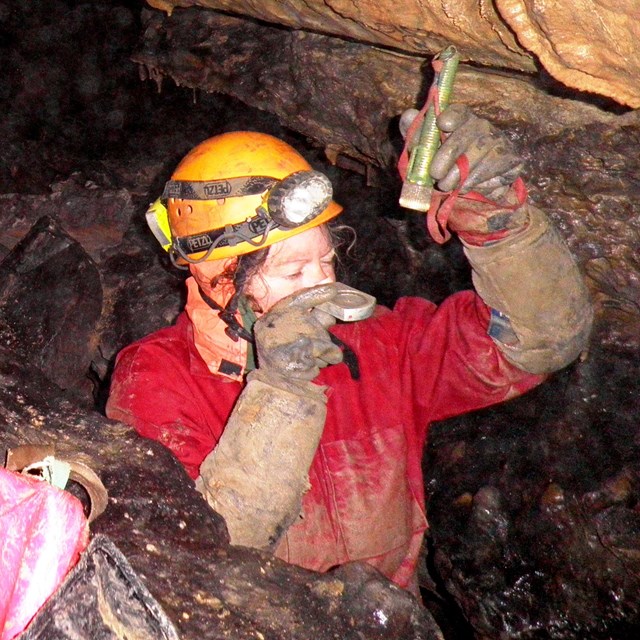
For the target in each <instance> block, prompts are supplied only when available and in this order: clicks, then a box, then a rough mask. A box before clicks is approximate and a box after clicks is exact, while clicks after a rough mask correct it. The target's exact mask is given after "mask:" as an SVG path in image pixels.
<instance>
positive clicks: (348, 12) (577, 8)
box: [148, 0, 640, 108]
mask: <svg viewBox="0 0 640 640" xmlns="http://www.w3.org/2000/svg"><path fill="white" fill-rule="evenodd" d="M148 3H149V5H151V6H152V7H155V8H157V9H161V10H164V11H166V12H168V13H172V12H173V11H174V9H175V8H176V7H193V6H199V7H207V8H210V9H217V10H221V11H225V12H231V13H234V14H243V15H245V16H249V17H251V18H255V19H258V20H261V21H266V22H270V23H279V24H283V25H286V26H288V27H292V28H294V29H302V30H304V31H311V32H317V33H324V34H327V35H331V36H338V37H340V38H344V39H347V40H354V41H358V42H362V43H366V44H369V45H375V46H379V47H384V48H388V49H390V50H396V51H403V52H407V53H410V54H414V55H415V54H418V55H421V56H429V55H433V54H434V53H436V52H437V51H439V50H440V49H443V48H444V47H445V46H447V45H448V44H454V45H456V46H457V47H458V49H459V50H460V52H461V54H462V56H463V60H465V61H469V62H475V63H477V64H479V65H482V66H487V67H497V68H506V69H512V70H517V71H525V72H527V73H531V74H535V72H536V67H537V64H538V63H541V64H542V65H543V66H544V67H545V68H546V70H547V71H548V72H549V73H550V74H551V75H552V76H554V77H555V78H556V79H557V80H559V81H560V82H562V83H563V84H565V85H567V86H568V87H571V88H573V89H578V90H581V91H590V92H593V93H598V94H600V95H603V96H608V97H610V98H613V99H614V100H617V101H618V102H620V103H621V104H624V105H628V106H630V107H634V108H637V107H638V106H640V90H639V89H638V86H637V83H636V82H634V78H635V77H637V75H638V72H639V70H640V51H639V50H638V47H637V44H636V43H637V41H638V36H639V35H640V26H638V20H637V17H638V16H637V8H636V6H635V3H634V1H633V0H626V2H618V3H616V4H615V6H613V5H612V6H608V5H606V4H603V3H594V2H591V1H590V0H580V1H579V2H572V1H571V0H564V1H563V2H552V3H540V2H535V1H534V0H496V2H495V3H494V2H476V1H475V0H473V1H472V0H465V1H464V2H451V1H446V2H442V1H441V0H427V1H424V0H402V2H400V3H398V2H393V1H392V0H358V1H357V2H353V1H352V0H330V1H327V0H305V1H304V2H298V1H295V0H284V1H283V0H261V1H260V2H255V1H253V0H148ZM176 13H178V12H176ZM388 61H389V64H390V65H391V66H392V65H393V56H392V55H390V56H389V58H388Z"/></svg>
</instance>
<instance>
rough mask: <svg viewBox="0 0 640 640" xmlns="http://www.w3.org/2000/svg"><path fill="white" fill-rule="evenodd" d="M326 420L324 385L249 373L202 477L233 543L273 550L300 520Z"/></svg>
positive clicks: (200, 486) (201, 486)
mask: <svg viewBox="0 0 640 640" xmlns="http://www.w3.org/2000/svg"><path fill="white" fill-rule="evenodd" d="M325 417H326V397H325V394H324V388H323V387H320V386H318V385H315V384H313V383H311V382H304V381H296V382H293V383H292V382H291V381H288V380H284V379H278V378H277V377H274V376H273V375H271V376H269V377H268V378H267V377H265V376H263V375H261V373H260V370H256V371H254V372H253V373H251V374H250V375H249V381H248V383H247V386H246V387H245V389H244V390H243V392H242V394H241V395H240V398H239V400H238V402H237V404H236V406H235V408H234V410H233V413H232V414H231V417H230V418H229V421H228V422H227V425H226V427H225V430H224V433H223V434H222V437H221V439H220V442H219V443H218V445H217V446H216V448H215V449H214V450H213V451H212V452H211V453H210V454H209V455H208V456H207V458H206V459H205V460H204V462H203V463H202V466H201V467H200V477H199V478H198V480H197V481H196V486H197V488H198V490H199V491H201V492H202V494H203V495H204V496H205V498H206V500H207V502H208V503H209V504H210V506H211V507H212V508H213V509H214V510H215V511H217V512H218V513H220V514H221V515H222V516H223V517H224V519H225V521H226V523H227V528H228V530H229V535H230V537H231V543H232V544H237V545H243V546H248V547H254V548H259V549H273V548H275V546H276V545H277V543H278V541H279V540H280V538H281V537H282V535H283V534H284V532H285V531H286V530H287V529H288V527H289V526H290V525H291V524H292V523H293V522H294V521H295V520H296V519H297V518H298V517H299V515H300V510H301V503H302V496H303V495H304V493H305V492H306V491H307V490H308V488H309V479H308V472H309V467H310V466H311V462H312V460H313V457H314V455H315V452H316V449H317V447H318V442H319V440H320V436H321V435H322V430H323V429H324V422H325Z"/></svg>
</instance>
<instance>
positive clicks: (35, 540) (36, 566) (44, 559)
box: [0, 468, 89, 640]
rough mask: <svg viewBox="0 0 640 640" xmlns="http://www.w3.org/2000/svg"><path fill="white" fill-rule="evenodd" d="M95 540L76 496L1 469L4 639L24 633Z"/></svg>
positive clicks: (0, 617)
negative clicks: (89, 541) (90, 543)
mask: <svg viewBox="0 0 640 640" xmlns="http://www.w3.org/2000/svg"><path fill="white" fill-rule="evenodd" d="M88 540H89V528H88V525H87V519H86V517H85V515H84V511H83V508H82V503H81V502H80V501H79V500H78V499H77V498H75V497H74V496H72V495H71V494H70V493H67V492H65V491H62V490H60V489H57V488H56V487H52V486H51V485H49V484H47V483H46V482H43V481H41V480H38V479H36V478H31V477H28V476H24V475H20V474H18V473H14V472H12V471H7V470H6V469H2V468H0V557H2V569H1V570H0V640H10V639H11V638H14V637H15V636H16V635H18V634H19V633H20V632H22V631H23V630H24V629H25V627H26V626H27V625H28V624H29V622H30V621H31V619H32V618H33V616H34V615H35V614H36V613H37V612H38V610H39V609H40V607H41V606H42V605H43V604H44V603H45V602H46V600H47V599H48V598H49V597H50V596H51V595H52V594H53V592H54V591H55V590H56V589H57V587H58V585H59V584H60V583H61V582H62V581H63V579H64V577H65V576H66V575H67V573H68V572H69V570H70V569H71V568H72V567H73V566H74V565H75V563H76V562H77V561H78V558H79V556H80V553H81V552H82V551H83V550H84V549H85V548H86V546H87V543H88Z"/></svg>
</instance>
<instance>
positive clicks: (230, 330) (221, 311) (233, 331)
mask: <svg viewBox="0 0 640 640" xmlns="http://www.w3.org/2000/svg"><path fill="white" fill-rule="evenodd" d="M198 291H199V292H200V296H201V297H202V299H203V300H204V301H205V302H206V303H207V304H208V305H209V306H210V307H211V308H212V309H213V310H214V311H217V312H218V315H219V316H220V320H222V321H223V322H224V323H225V324H226V325H227V328H226V329H225V333H226V334H227V335H228V336H229V337H230V338H231V339H232V340H233V341H234V342H237V341H238V338H242V339H243V340H246V341H247V342H248V343H249V344H251V345H253V343H254V341H253V335H252V334H251V332H250V331H247V330H246V329H245V328H244V327H243V326H242V325H241V324H240V323H239V322H238V320H237V318H236V316H235V313H234V312H233V311H231V310H229V309H227V308H225V307H223V306H222V305H220V304H218V303H217V302H216V301H215V300H213V299H212V298H211V297H209V296H208V295H207V294H206V293H205V292H204V289H203V288H202V287H201V286H200V284H198Z"/></svg>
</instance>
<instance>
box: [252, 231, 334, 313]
mask: <svg viewBox="0 0 640 640" xmlns="http://www.w3.org/2000/svg"><path fill="white" fill-rule="evenodd" d="M334 257H335V251H334V249H333V247H332V245H331V241H330V239H329V233H328V231H327V229H326V227H325V225H321V226H318V227H313V228H312V229H307V230H306V231H303V232H302V233H299V234H297V235H295V236H291V237H290V238H287V239H286V240H282V241H280V242H277V243H276V244H274V245H272V246H271V249H270V250H269V254H268V255H267V259H266V261H265V262H264V264H263V265H262V267H261V268H260V271H259V272H258V273H257V274H256V275H255V276H253V278H251V280H250V281H249V282H248V283H247V288H246V293H247V294H248V295H250V296H251V297H252V298H253V299H254V300H255V302H256V303H257V304H258V305H259V307H260V309H261V310H262V311H263V312H266V311H269V309H271V307H272V306H273V305H274V304H275V303H276V302H278V301H279V300H282V298H285V297H286V296H288V295H289V294H291V293H295V292H296V291H300V290H301V289H306V288H308V287H313V286H315V285H317V284H325V283H327V282H335V281H336V276H335V272H334V269H333V262H334Z"/></svg>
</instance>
